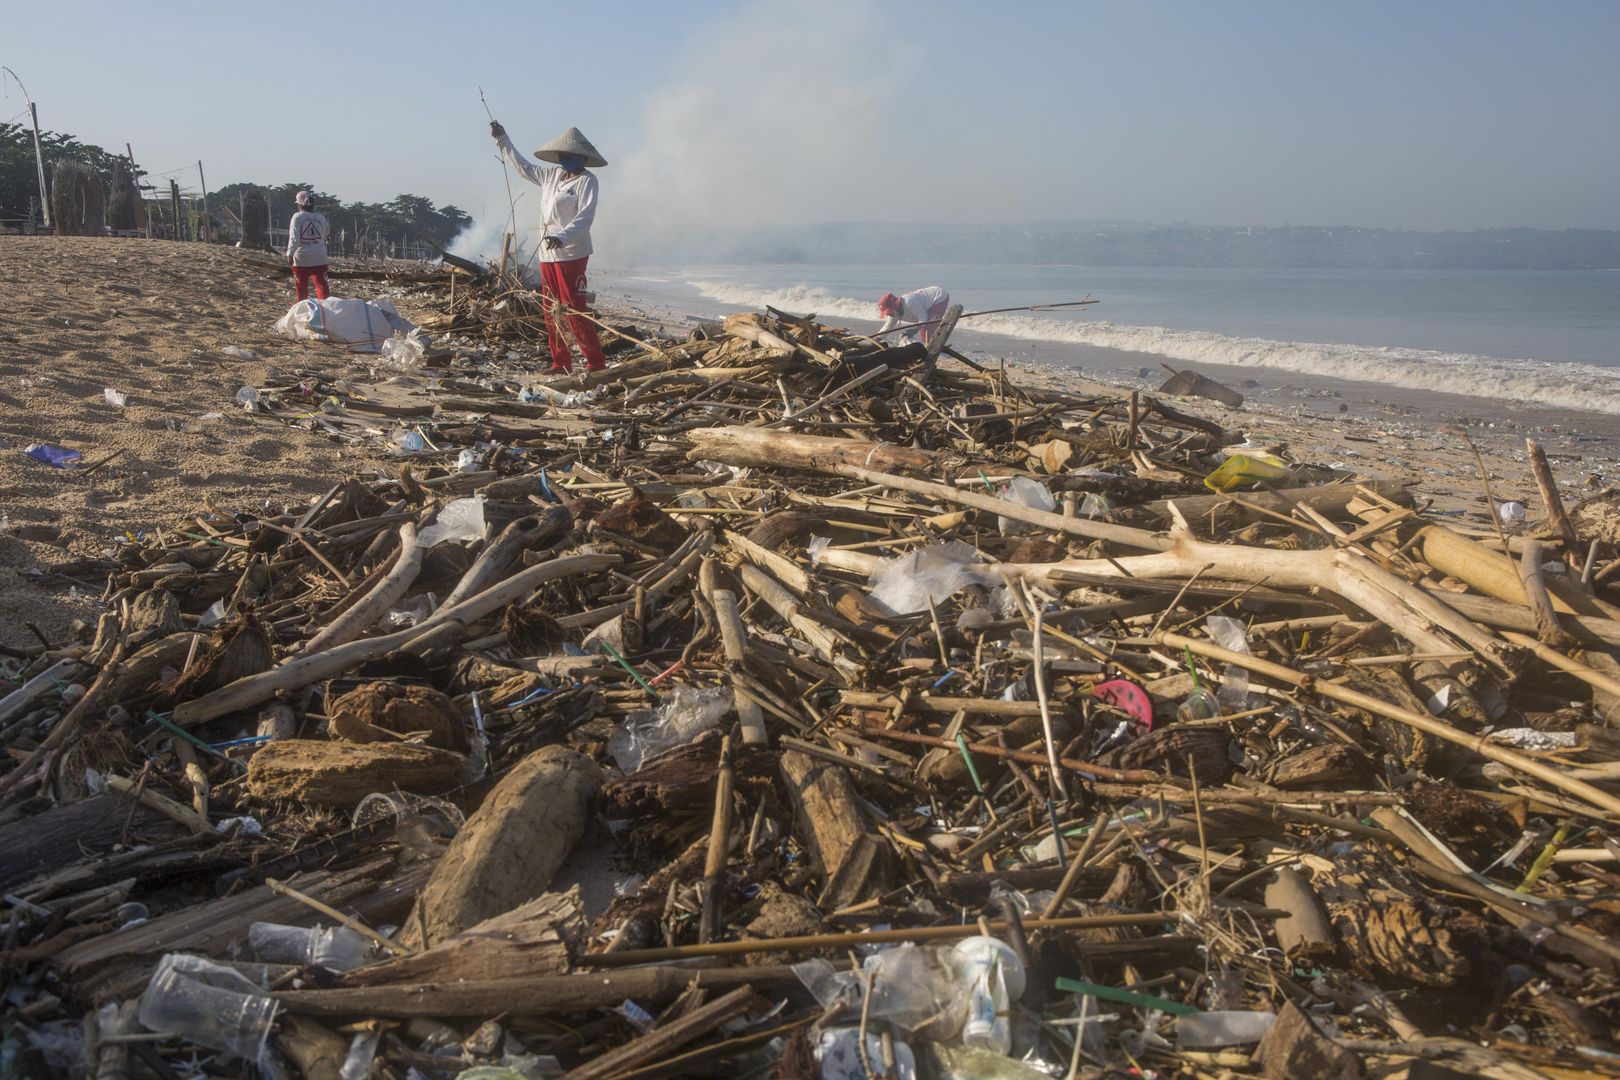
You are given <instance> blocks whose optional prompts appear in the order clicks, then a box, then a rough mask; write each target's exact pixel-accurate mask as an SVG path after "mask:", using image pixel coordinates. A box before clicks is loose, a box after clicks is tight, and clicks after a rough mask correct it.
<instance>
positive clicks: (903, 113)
mask: <svg viewBox="0 0 1620 1080" xmlns="http://www.w3.org/2000/svg"><path fill="white" fill-rule="evenodd" d="M0 25H4V26H5V27H6V34H5V39H4V40H0V64H4V65H8V66H10V67H11V68H13V69H15V70H16V72H17V73H18V75H20V76H21V77H22V79H23V80H24V82H26V84H27V86H28V89H29V91H30V92H31V93H32V94H33V96H34V98H35V100H36V101H37V102H38V103H39V107H40V118H41V121H42V123H43V124H44V126H46V127H47V128H51V129H54V130H61V131H68V132H71V133H73V134H75V135H78V136H79V137H81V138H84V139H86V140H88V141H91V142H98V143H101V144H103V145H105V146H108V147H122V146H123V144H124V143H125V142H126V141H128V142H130V143H132V144H133V145H134V149H135V154H136V157H137V160H138V161H139V162H140V163H141V165H142V166H143V167H145V168H149V169H151V170H152V171H153V172H159V173H160V172H165V171H168V170H175V169H181V168H185V167H188V166H189V165H190V163H191V162H193V161H195V160H196V159H197V158H201V159H202V160H203V162H204V165H205V167H206V169H207V173H208V180H209V183H210V184H211V185H213V186H216V187H217V186H219V185H221V184H224V183H228V182H232V181H237V180H253V181H261V182H279V181H284V180H295V179H296V180H307V181H310V182H313V183H315V184H316V185H318V186H319V187H321V188H323V189H325V190H328V191H333V192H336V193H338V194H340V195H343V196H345V197H347V198H364V199H368V200H373V199H384V198H388V197H390V196H392V195H393V194H395V193H396V192H400V191H410V192H415V193H419V194H424V195H427V196H429V197H431V198H433V199H434V200H435V201H437V202H441V203H442V202H454V203H456V204H457V205H459V206H461V207H463V208H464V209H467V210H468V211H470V212H471V213H473V214H475V215H484V216H486V217H488V218H492V219H493V218H504V217H505V215H506V205H505V204H506V196H505V189H504V186H503V182H502V177H501V168H500V166H499V164H498V163H497V162H496V160H495V158H494V156H493V152H492V144H491V142H490V139H489V136H488V133H487V122H486V120H485V118H484V112H483V109H482V107H481V106H480V105H479V102H478V87H479V86H480V85H482V86H483V87H484V89H485V91H486V93H487V94H488V96H489V100H490V103H491V106H492V107H493V108H494V110H495V114H496V116H497V117H499V118H500V119H501V120H502V121H503V122H504V123H505V124H506V126H507V128H508V129H509V130H510V131H511V132H512V134H513V136H514V138H515V139H516V140H517V141H518V143H519V144H520V145H521V146H523V147H524V148H525V149H530V148H533V147H535V146H538V145H539V144H540V143H541V142H544V141H545V140H547V139H549V138H550V137H551V136H552V135H554V134H556V133H557V132H558V131H560V130H561V129H563V128H564V127H567V126H568V125H571V124H572V125H577V126H578V127H580V128H581V129H582V130H583V131H584V132H585V133H586V134H587V135H588V136H589V137H590V138H591V139H592V140H593V141H594V142H595V143H596V145H597V146H598V147H599V148H600V149H601V150H602V152H603V154H604V155H605V156H606V157H607V159H608V161H609V162H610V164H609V166H608V167H607V168H606V169H603V170H601V172H600V176H601V183H602V210H601V215H602V217H601V219H600V220H602V221H603V222H604V223H606V222H608V221H609V220H612V221H613V222H614V224H615V227H616V228H617V229H623V228H625V226H626V223H628V222H631V221H640V220H656V219H669V220H681V221H700V222H701V221H728V220H753V221H772V222H797V221H823V220H870V219H874V218H888V219H892V220H908V221H967V222H993V221H1028V220H1057V219H1100V218H1113V219H1122V220H1133V221H1154V222H1166V221H1190V222H1196V223H1203V224H1281V223H1284V222H1293V223H1295V224H1363V225H1382V226H1397V227H1412V228H1424V229H1447V228H1464V229H1466V228H1478V227H1492V226H1512V225H1531V226H1539V227H1546V228H1563V227H1581V226H1586V227H1601V228H1620V123H1617V122H1616V117H1615V106H1616V103H1617V102H1620V61H1617V59H1616V58H1617V56H1620V3H1616V2H1613V0H1591V2H1579V0H1558V2H1554V3H1549V4H1535V5H1531V4H1523V3H1487V2H1478V0H1427V2H1424V3H1418V4H1413V3H1410V2H1409V0H1406V2H1390V3H1378V2H1374V3H1360V4H1327V3H1300V4H1294V3H1283V2H1274V0H1267V2H1246V0H1220V2H1218V3H1209V2H1201V0H1200V2H1192V0H1186V2H1173V0H1172V2H1163V3H1136V2H1123V0H1122V2H1118V3H1082V2H1073V0H1071V2H1056V3H1033V2H1032V3H1016V2H1006V3H996V4H985V3H975V2H950V0H936V2H934V3H930V4H920V3H897V2H891V3H879V2H876V0H871V2H857V0H803V2H800V0H740V2H739V0H730V2H720V0H711V2H681V3H667V2H665V3H657V2H652V0H648V2H645V3H631V2H627V0H596V2H593V3H583V2H581V0H569V2H567V3H555V2H552V0H521V2H499V3H473V4H464V5H459V6H457V5H446V4H443V3H432V4H428V3H416V2H400V3H392V4H388V5H382V4H365V5H361V4H330V5H268V6H266V5H262V4H253V5H246V4H236V3H225V2H218V3H202V2H185V0H171V2H170V3H168V4H166V5H163V6H160V7H152V6H150V5H131V4H124V3H118V4H113V3H105V4H93V5H82V4H78V5H73V4H56V5H48V4H42V3H26V4H25V3H23V2H21V0H3V3H0ZM23 107H24V101H23V99H22V97H21V95H20V93H19V92H18V90H17V87H16V84H15V83H13V82H11V81H10V80H5V81H4V92H3V95H0V119H3V118H6V117H9V116H10V115H11V114H13V113H15V112H17V111H18V110H19V109H22V108H23ZM180 179H181V182H182V183H183V184H186V185H188V186H191V185H194V184H195V182H196V174H195V170H194V169H193V170H192V171H190V172H188V173H182V174H181V175H180Z"/></svg>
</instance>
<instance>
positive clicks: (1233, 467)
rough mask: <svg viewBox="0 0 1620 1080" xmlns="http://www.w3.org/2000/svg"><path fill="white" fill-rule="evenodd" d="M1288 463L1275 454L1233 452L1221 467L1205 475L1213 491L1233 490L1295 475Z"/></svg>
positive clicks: (1206, 482)
mask: <svg viewBox="0 0 1620 1080" xmlns="http://www.w3.org/2000/svg"><path fill="white" fill-rule="evenodd" d="M1293 475H1294V474H1293V470H1291V469H1290V468H1289V467H1288V465H1287V463H1286V462H1284V461H1283V459H1282V458H1280V457H1277V456H1276V455H1274V454H1233V455H1232V456H1231V457H1229V458H1227V459H1226V460H1225V461H1223V462H1221V467H1220V468H1218V469H1216V470H1215V471H1214V472H1212V473H1210V474H1209V475H1208V476H1206V477H1204V486H1205V487H1207V488H1209V490H1211V491H1221V492H1225V491H1232V490H1234V489H1236V488H1240V487H1251V486H1253V485H1255V484H1269V483H1276V482H1277V481H1280V480H1287V479H1288V478H1289V477H1291V476H1293Z"/></svg>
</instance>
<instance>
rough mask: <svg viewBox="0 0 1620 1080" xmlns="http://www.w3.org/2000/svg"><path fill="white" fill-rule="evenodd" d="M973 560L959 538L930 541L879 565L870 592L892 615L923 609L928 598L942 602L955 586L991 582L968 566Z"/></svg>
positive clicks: (975, 558) (976, 558)
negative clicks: (942, 541)
mask: <svg viewBox="0 0 1620 1080" xmlns="http://www.w3.org/2000/svg"><path fill="white" fill-rule="evenodd" d="M977 562H979V553H978V552H977V551H975V550H974V549H973V547H972V546H971V545H969V544H964V543H962V541H960V540H952V541H950V542H948V543H944V544H930V545H929V546H928V547H924V548H918V549H917V550H915V551H911V552H907V553H906V554H904V555H901V556H899V557H897V558H893V559H885V560H884V561H883V562H882V563H881V564H879V566H878V568H877V569H876V570H875V571H873V573H872V578H871V583H872V591H871V594H870V595H871V597H872V599H873V600H875V601H876V602H877V603H879V604H881V605H882V606H883V607H885V608H887V609H888V610H889V611H891V612H893V613H894V614H896V615H914V614H916V613H917V612H919V611H927V610H928V605H929V603H930V601H931V602H933V603H935V604H939V603H942V602H944V601H946V600H948V599H950V598H951V597H952V596H953V595H955V593H956V592H957V590H959V589H964V588H966V587H967V586H969V585H979V584H994V581H995V579H994V578H992V577H990V576H989V575H987V574H985V573H983V572H981V571H977V570H970V569H968V567H969V566H971V565H973V564H975V563H977Z"/></svg>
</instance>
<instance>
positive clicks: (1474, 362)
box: [688, 281, 1620, 415]
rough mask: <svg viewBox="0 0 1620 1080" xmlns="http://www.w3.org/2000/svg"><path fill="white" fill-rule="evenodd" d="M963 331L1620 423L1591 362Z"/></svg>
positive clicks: (1127, 332) (988, 323)
mask: <svg viewBox="0 0 1620 1080" xmlns="http://www.w3.org/2000/svg"><path fill="white" fill-rule="evenodd" d="M688 284H689V285H691V286H692V287H693V288H695V289H697V290H698V291H699V292H700V293H702V294H703V295H704V296H706V297H708V298H709V299H711V300H715V301H717V302H719V303H722V304H728V305H733V306H737V307H749V308H760V307H764V306H765V305H767V304H769V305H771V306H773V307H777V308H781V309H783V310H785V311H792V312H795V313H810V312H814V313H816V314H819V315H822V316H828V315H834V316H838V317H840V318H848V319H866V320H871V321H875V320H876V317H877V310H876V308H877V305H876V304H875V303H874V302H873V301H872V300H859V299H855V298H853V297H847V296H837V295H835V294H833V293H831V292H829V291H827V290H826V289H822V288H817V287H815V286H809V285H793V286H788V287H785V288H759V287H755V286H751V285H739V284H735V283H731V282H715V281H691V282H688ZM963 327H964V329H971V330H972V331H973V332H975V333H980V334H997V335H1001V336H1003V337H1012V338H1020V339H1023V340H1026V341H1049V342H1055V343H1061V344H1065V345H1091V346H1097V347H1101V348H1108V349H1120V350H1123V351H1126V352H1134V353H1143V354H1146V355H1150V356H1159V357H1165V358H1167V359H1170V360H1180V361H1182V362H1184V363H1193V364H1218V365H1223V366H1226V367H1239V368H1264V369H1267V370H1272V371H1292V372H1297V373H1299V374H1302V375H1316V376H1322V377H1326V378H1331V379H1344V380H1350V381H1355V382H1367V383H1375V384H1378V385H1383V386H1398V387H1403V388H1405V389H1409V390H1429V391H1434V392H1437V393H1446V394H1461V395H1465V396H1468V397H1477V398H1490V399H1496V400H1502V401H1518V402H1523V403H1525V404H1528V405H1540V406H1547V407H1553V408H1568V409H1586V410H1590V411H1594V412H1604V413H1614V414H1617V415H1620V369H1617V368H1601V367H1596V366H1593V365H1590V364H1574V363H1562V362H1554V361H1547V360H1531V359H1510V358H1504V357H1498V356H1477V355H1473V354H1470V353H1454V352H1442V351H1439V350H1434V349H1409V348H1402V347H1398V346H1373V345H1350V344H1342V343H1335V342H1317V341H1272V340H1269V339H1266V338H1253V337H1233V336H1229V335H1226V334H1217V333H1213V332H1210V331H1204V330H1174V329H1171V328H1169V327H1165V326H1127V325H1123V324H1120V323H1113V322H1107V321H1105V320H1096V319H1052V318H1041V317H1038V316H1025V315H984V316H980V317H978V318H975V319H973V320H972V321H971V322H969V323H964V324H963Z"/></svg>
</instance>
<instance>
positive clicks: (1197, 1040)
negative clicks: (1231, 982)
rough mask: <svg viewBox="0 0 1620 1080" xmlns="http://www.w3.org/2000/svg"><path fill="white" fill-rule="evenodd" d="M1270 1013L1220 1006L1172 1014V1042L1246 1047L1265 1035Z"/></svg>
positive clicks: (1273, 1017) (1272, 1016) (1273, 1016)
mask: <svg viewBox="0 0 1620 1080" xmlns="http://www.w3.org/2000/svg"><path fill="white" fill-rule="evenodd" d="M1276 1022H1277V1014H1276V1013H1274V1012H1258V1011H1250V1010H1248V1009H1221V1010H1217V1011H1215V1012H1204V1013H1188V1014H1186V1015H1185V1016H1178V1017H1176V1042H1177V1043H1178V1044H1179V1045H1181V1046H1186V1047H1220V1046H1247V1045H1248V1044H1250V1043H1257V1042H1259V1041H1260V1040H1261V1039H1263V1038H1265V1037H1266V1032H1268V1031H1270V1030H1271V1025H1272V1024H1275V1023H1276Z"/></svg>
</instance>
